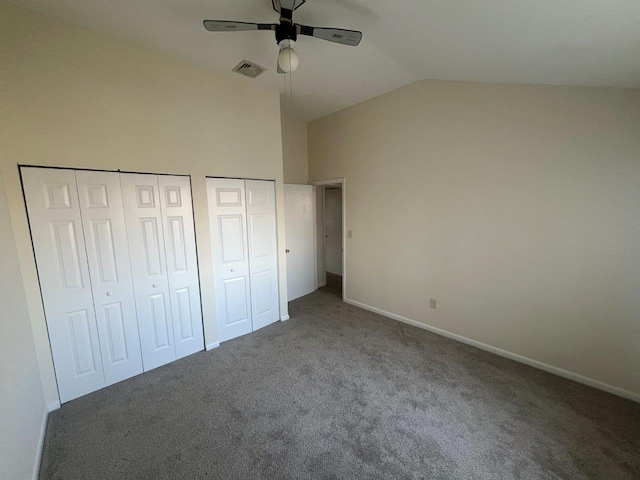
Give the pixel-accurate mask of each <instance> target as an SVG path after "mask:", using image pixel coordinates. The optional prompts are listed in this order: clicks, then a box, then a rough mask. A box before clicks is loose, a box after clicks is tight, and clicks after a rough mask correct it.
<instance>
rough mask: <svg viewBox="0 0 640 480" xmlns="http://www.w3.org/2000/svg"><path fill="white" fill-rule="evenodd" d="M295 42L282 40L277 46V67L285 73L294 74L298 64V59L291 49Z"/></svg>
mask: <svg viewBox="0 0 640 480" xmlns="http://www.w3.org/2000/svg"><path fill="white" fill-rule="evenodd" d="M294 45H295V42H294V41H293V40H282V41H281V42H280V44H279V46H280V53H279V54H278V65H279V66H280V69H281V70H282V71H283V72H285V73H290V72H295V71H296V70H297V69H298V65H299V64H300V58H298V54H297V53H296V51H295V50H294V49H293V46H294Z"/></svg>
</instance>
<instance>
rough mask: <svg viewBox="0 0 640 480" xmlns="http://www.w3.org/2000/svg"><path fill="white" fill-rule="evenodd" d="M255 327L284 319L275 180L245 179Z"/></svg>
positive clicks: (252, 307) (252, 306)
mask: <svg viewBox="0 0 640 480" xmlns="http://www.w3.org/2000/svg"><path fill="white" fill-rule="evenodd" d="M245 189H246V198H247V234H248V238H249V272H250V278H251V283H250V285H251V311H252V312H253V316H252V318H253V330H257V329H259V328H262V327H266V326H267V325H270V324H272V323H273V322H277V321H278V320H280V310H279V306H278V244H277V236H276V200H275V183H274V182H270V181H264V180H245Z"/></svg>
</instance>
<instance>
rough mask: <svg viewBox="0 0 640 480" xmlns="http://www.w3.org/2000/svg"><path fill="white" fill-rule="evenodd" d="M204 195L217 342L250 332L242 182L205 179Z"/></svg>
mask: <svg viewBox="0 0 640 480" xmlns="http://www.w3.org/2000/svg"><path fill="white" fill-rule="evenodd" d="M207 196H208V201H209V215H210V225H211V248H212V253H213V272H214V284H215V300H216V313H217V317H218V335H219V339H220V341H221V342H224V341H226V340H230V339H232V338H235V337H239V336H240V335H244V334H246V333H249V332H251V331H252V330H253V327H252V323H251V302H250V295H249V258H248V253H247V233H246V224H247V223H246V207H245V190H244V180H234V179H226V178H208V179H207Z"/></svg>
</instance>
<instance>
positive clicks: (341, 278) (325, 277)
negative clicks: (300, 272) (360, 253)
mask: <svg viewBox="0 0 640 480" xmlns="http://www.w3.org/2000/svg"><path fill="white" fill-rule="evenodd" d="M313 185H315V186H316V207H317V212H316V221H317V225H316V231H317V260H318V265H317V272H318V288H323V289H324V290H326V291H327V292H328V293H334V294H335V295H336V296H339V297H340V298H342V299H344V298H345V291H346V282H345V280H346V265H345V263H346V262H345V259H346V252H345V248H346V244H345V238H346V235H345V228H346V221H345V220H346V219H345V212H346V208H345V182H344V179H339V180H328V181H324V182H313Z"/></svg>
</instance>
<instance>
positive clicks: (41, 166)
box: [17, 163, 206, 404]
mask: <svg viewBox="0 0 640 480" xmlns="http://www.w3.org/2000/svg"><path fill="white" fill-rule="evenodd" d="M17 167H18V172H19V176H20V188H21V191H22V200H23V202H24V204H25V206H24V214H25V219H26V221H27V227H28V229H29V237H30V239H31V253H32V255H33V257H32V258H33V268H34V269H35V271H36V275H37V278H38V292H39V294H40V300H41V302H42V308H43V309H42V317H41V318H42V319H43V320H44V321H45V328H46V329H47V336H48V337H49V338H48V342H47V348H48V352H49V354H50V355H51V356H52V357H53V348H52V346H51V338H50V337H51V335H50V333H49V325H48V319H47V315H46V309H45V301H44V298H45V297H44V292H43V290H42V281H41V275H40V273H39V270H38V262H37V256H36V252H35V246H34V241H33V232H32V228H31V218H30V217H29V211H28V208H27V197H26V191H25V184H24V183H25V180H24V178H23V174H22V172H23V169H32V168H33V169H35V168H38V169H48V170H70V171H72V172H76V171H88V172H110V173H118V174H123V173H137V174H150V175H158V176H174V177H186V178H188V179H189V184H190V186H191V185H192V182H191V175H190V174H185V173H158V172H142V171H133V170H120V169H108V168H86V167H61V166H58V165H46V164H27V163H18V164H17ZM76 186H77V183H76ZM76 192H77V189H76ZM192 192H193V190H192ZM78 197H79V195H78ZM191 211H192V215H194V214H195V209H194V206H193V196H192V197H191ZM194 225H195V218H194ZM196 239H197V236H196ZM83 241H84V239H83ZM84 253H85V254H86V253H87V251H86V247H85V249H84ZM195 253H196V268H197V271H198V283H200V279H201V275H200V259H199V257H198V249H197V243H196V252H195ZM198 290H199V295H200V308H201V312H200V314H201V315H202V292H201V289H198ZM94 315H95V312H94ZM203 330H204V318H203ZM204 345H206V341H205V342H203V350H204V349H205V347H204ZM100 360H101V359H100ZM54 369H55V365H54ZM103 375H104V374H103ZM55 384H56V389H57V390H58V397H59V399H60V403H61V404H62V403H66V402H68V401H70V400H73V399H75V398H79V397H81V396H83V395H85V394H86V393H83V394H81V395H78V396H76V397H73V398H67V397H65V396H64V395H61V394H60V385H59V384H58V380H57V379H56V380H55ZM105 386H106V385H102V386H100V387H98V388H97V389H100V388H104V387H105ZM95 390H96V389H94V391H95ZM87 393H90V392H87Z"/></svg>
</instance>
